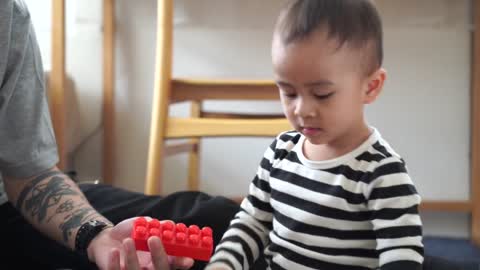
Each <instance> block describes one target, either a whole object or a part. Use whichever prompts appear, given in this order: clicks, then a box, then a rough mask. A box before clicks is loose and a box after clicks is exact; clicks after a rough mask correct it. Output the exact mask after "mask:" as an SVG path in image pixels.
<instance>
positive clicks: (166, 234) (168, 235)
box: [162, 231, 173, 241]
mask: <svg viewBox="0 0 480 270" xmlns="http://www.w3.org/2000/svg"><path fill="white" fill-rule="evenodd" d="M162 239H163V240H164V241H172V240H173V232H172V231H163V235H162Z"/></svg>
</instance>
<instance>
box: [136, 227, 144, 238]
mask: <svg viewBox="0 0 480 270" xmlns="http://www.w3.org/2000/svg"><path fill="white" fill-rule="evenodd" d="M134 237H135V238H140V239H144V238H146V237H147V228H145V227H142V226H138V227H136V228H135V236H134Z"/></svg>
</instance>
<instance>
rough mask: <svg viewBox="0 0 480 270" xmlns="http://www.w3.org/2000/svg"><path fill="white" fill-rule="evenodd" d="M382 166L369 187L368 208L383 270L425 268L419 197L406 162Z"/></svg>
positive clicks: (395, 162) (397, 160)
mask: <svg viewBox="0 0 480 270" xmlns="http://www.w3.org/2000/svg"><path fill="white" fill-rule="evenodd" d="M389 160H390V162H388V163H384V164H380V166H379V167H377V168H376V170H375V171H374V173H373V174H374V175H375V178H374V179H373V180H372V182H371V183H370V185H369V192H368V193H369V194H368V195H369V196H368V197H367V198H368V208H369V210H370V211H371V213H372V224H373V229H374V232H375V235H376V239H377V252H378V254H379V265H380V267H381V268H380V269H382V270H396V269H412V270H415V269H419V270H420V269H422V263H423V244H422V222H421V219H420V216H419V213H418V206H419V204H420V201H421V199H420V196H419V195H418V193H417V191H416V189H415V187H414V185H413V182H412V180H411V179H410V177H409V175H408V173H407V169H406V166H405V163H404V162H403V161H402V160H399V159H396V160H394V161H392V159H389Z"/></svg>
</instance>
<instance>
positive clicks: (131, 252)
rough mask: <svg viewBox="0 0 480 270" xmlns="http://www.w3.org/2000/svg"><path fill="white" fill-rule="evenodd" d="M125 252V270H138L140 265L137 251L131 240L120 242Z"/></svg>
mask: <svg viewBox="0 0 480 270" xmlns="http://www.w3.org/2000/svg"><path fill="white" fill-rule="evenodd" d="M122 244H123V249H124V250H125V257H124V260H125V270H140V263H139V262H138V257H137V250H136V249H135V243H134V242H133V240H132V239H131V238H126V239H124V240H123V242H122Z"/></svg>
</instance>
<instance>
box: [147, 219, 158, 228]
mask: <svg viewBox="0 0 480 270" xmlns="http://www.w3.org/2000/svg"><path fill="white" fill-rule="evenodd" d="M148 228H155V229H160V221H158V220H157V219H152V220H150V222H149V223H148Z"/></svg>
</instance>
